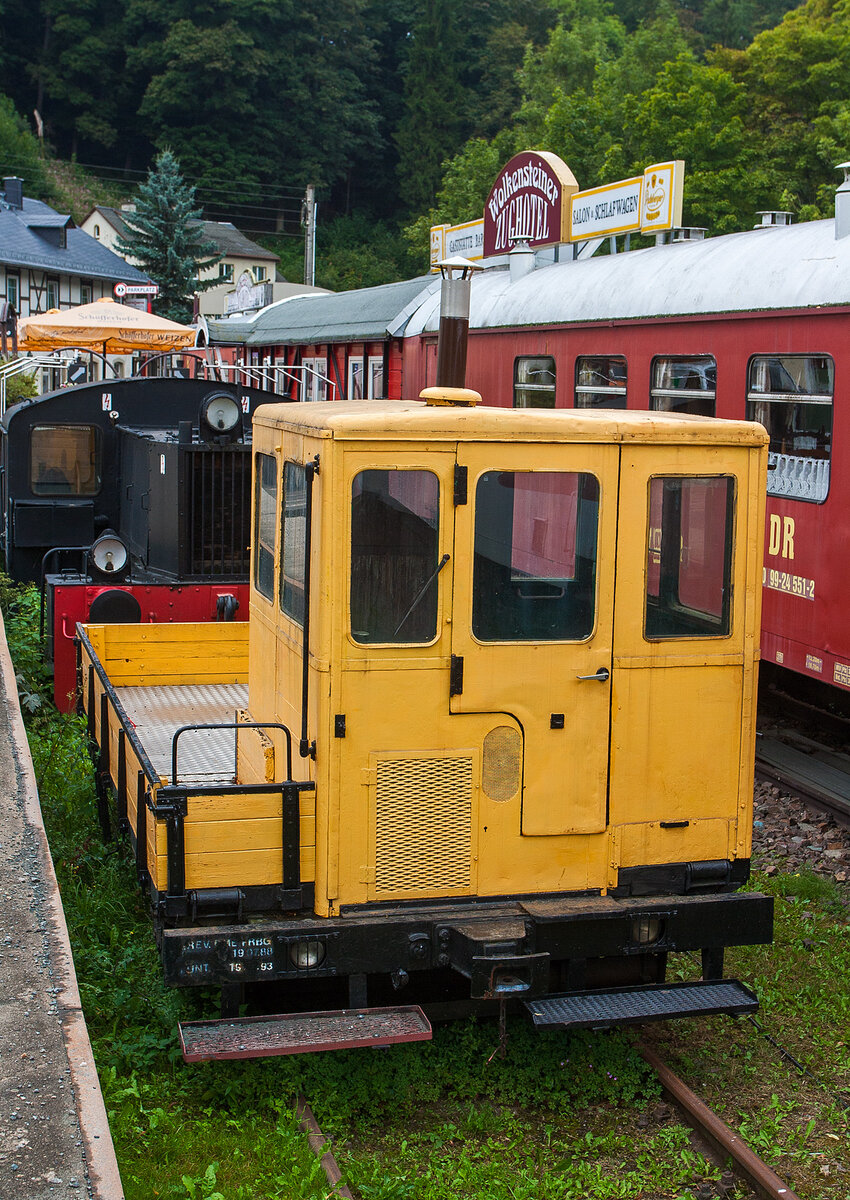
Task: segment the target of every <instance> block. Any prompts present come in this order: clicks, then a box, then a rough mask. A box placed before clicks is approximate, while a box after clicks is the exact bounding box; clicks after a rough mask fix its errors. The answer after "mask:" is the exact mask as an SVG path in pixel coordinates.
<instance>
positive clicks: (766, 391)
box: [404, 193, 850, 689]
mask: <svg viewBox="0 0 850 1200" xmlns="http://www.w3.org/2000/svg"><path fill="white" fill-rule="evenodd" d="M841 198H842V197H841V193H839V202H840V201H841ZM566 249H567V250H568V251H569V247H567V248H566ZM562 252H563V248H562ZM515 255H516V258H514V256H511V263H510V266H505V267H501V268H498V267H497V268H495V269H487V270H484V271H482V272H481V273H480V274H478V275H476V277H475V278H474V280H473V283H472V299H471V309H470V337H469V348H468V357H467V384H468V386H469V387H471V388H475V389H476V390H477V391H480V392H481V393H482V395H483V396H485V397H486V399H487V402H488V403H491V404H493V403H495V404H499V405H505V406H514V407H518V408H520V407H558V408H562V407H563V408H572V407H578V408H591V409H592V408H625V407H629V408H649V409H659V410H676V411H680V412H693V413H700V414H707V415H716V416H718V417H734V418H742V417H746V418H748V419H751V420H757V421H761V422H762V423H763V424H764V425H765V426H766V427H767V429H768V432H769V433H770V456H769V472H768V498H767V518H766V519H767V529H766V538H765V562H764V586H765V592H764V607H763V614H764V615H763V632H762V656H763V659H764V660H765V661H766V662H771V663H776V664H779V665H781V666H783V667H787V668H790V669H792V670H794V671H798V672H801V673H802V674H804V675H807V676H808V677H810V678H814V679H817V680H820V681H822V682H824V683H827V684H834V685H837V686H838V687H840V688H844V689H850V610H848V605H847V580H848V565H847V551H848V547H850V447H848V441H850V438H848V434H850V412H848V411H847V406H846V403H844V402H843V400H842V399H841V397H842V396H845V395H846V391H847V386H848V385H847V379H848V374H850V346H849V345H848V335H850V237H847V238H838V237H836V232H835V222H833V221H817V222H810V223H806V224H802V225H796V226H780V225H768V226H763V227H762V226H760V227H758V228H757V229H755V230H753V231H751V232H748V233H741V234H731V235H727V236H722V237H717V238H711V239H706V240H682V241H681V242H671V243H668V244H665V245H658V246H654V247H652V248H649V249H643V250H635V251H630V252H627V253H620V254H614V255H607V256H604V257H598V258H591V259H588V260H586V261H581V260H578V261H567V262H560V263H557V262H551V261H550V262H549V263H548V264H547V263H543V264H539V262H538V259H537V258H535V257H534V256H533V255H530V254H529V252H528V251H527V250H521V251H520V252H519V253H517V252H515ZM550 258H551V256H550ZM517 260H518V261H517ZM512 268H513V270H512ZM438 327H439V305H438V299H437V298H435V297H429V298H426V299H424V301H423V303H422V305H421V306H420V308H419V309H418V311H417V312H416V313H415V314H414V315H413V317H412V318H411V320H410V321H409V322H408V325H407V329H406V339H405V364H404V365H405V385H406V386H405V391H406V394H408V395H416V394H417V392H418V390H419V389H420V388H421V387H425V386H428V385H431V384H433V382H434V374H433V366H432V364H433V363H434V361H435V360H434V354H435V350H434V347H435V345H436V336H437V330H438Z"/></svg>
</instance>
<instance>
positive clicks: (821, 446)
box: [747, 354, 835, 504]
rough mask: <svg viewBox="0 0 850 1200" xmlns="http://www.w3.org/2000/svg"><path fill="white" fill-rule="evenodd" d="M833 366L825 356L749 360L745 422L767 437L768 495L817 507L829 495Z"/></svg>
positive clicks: (774, 356)
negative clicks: (758, 425) (758, 426)
mask: <svg viewBox="0 0 850 1200" xmlns="http://www.w3.org/2000/svg"><path fill="white" fill-rule="evenodd" d="M834 376H835V367H834V364H833V361H832V359H831V358H829V357H827V356H826V355H817V356H815V355H803V354H795V355H783V356H781V357H780V356H778V355H771V356H769V357H768V356H766V355H765V356H760V357H758V358H753V359H751V360H750V369H749V373H748V379H747V419H748V420H750V421H761V423H762V425H764V427H765V429H766V430H767V432H768V433H769V434H770V448H769V450H768V455H767V491H768V495H770V496H789V497H791V498H792V499H794V500H813V501H815V502H816V503H818V504H822V503H823V501H824V500H825V499H826V495H827V492H828V491H829V460H830V455H831V452H832V398H833V393H834V382H833V381H834Z"/></svg>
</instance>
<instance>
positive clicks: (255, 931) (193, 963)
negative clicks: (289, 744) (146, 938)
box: [160, 892, 773, 999]
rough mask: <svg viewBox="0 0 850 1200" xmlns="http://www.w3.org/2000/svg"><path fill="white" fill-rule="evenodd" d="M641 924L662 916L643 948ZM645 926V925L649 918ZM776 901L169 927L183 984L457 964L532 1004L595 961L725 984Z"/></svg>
mask: <svg viewBox="0 0 850 1200" xmlns="http://www.w3.org/2000/svg"><path fill="white" fill-rule="evenodd" d="M640 918H649V919H655V920H657V921H658V923H659V924H658V931H657V932H658V936H657V937H656V938H654V939H653V940H652V941H651V942H641V941H640V940H639V939H638V937H637V933H636V931H637V929H638V927H639V926H640V925H641V924H642V922H641V921H640ZM644 925H645V923H644ZM772 928H773V899H772V897H770V896H765V895H762V894H761V893H756V892H748V893H719V894H716V895H695V896H653V897H646V898H640V899H638V898H633V897H629V898H621V899H618V898H616V897H611V896H601V895H558V896H535V897H525V898H506V899H500V900H493V901H488V900H476V901H473V902H469V903H458V902H456V901H443V902H437V901H435V902H431V903H423V902H417V903H411V904H399V905H386V906H365V907H363V908H358V909H352V910H349V911H347V912H343V915H342V916H340V917H336V918H324V917H318V916H315V915H313V914H310V915H299V914H296V913H292V914H290V915H289V916H285V915H280V916H268V915H266V916H263V917H258V918H257V919H254V920H249V921H243V922H241V923H227V924H216V923H214V922H213V921H210V922H209V923H203V922H197V923H194V924H193V925H192V926H191V927H188V928H187V927H181V928H162V929H161V935H160V949H161V954H162V961H163V967H164V971H165V979H166V982H168V983H170V984H173V985H175V986H193V985H216V986H225V987H226V986H229V985H233V984H244V983H256V982H267V981H272V980H274V981H287V980H291V981H302V982H303V981H304V980H306V979H308V978H312V979H316V978H329V977H331V978H332V977H334V976H337V977H343V978H344V977H349V978H350V977H352V976H364V975H376V974H377V975H389V976H391V977H393V978H394V979H395V980H399V979H402V980H403V979H405V978H406V976H407V975H409V974H410V973H413V972H419V971H432V970H439V969H441V968H447V967H450V968H452V969H453V970H454V971H456V972H458V973H459V974H460V975H463V976H465V977H466V978H467V979H468V980H469V984H470V996H471V998H472V999H493V998H498V997H499V996H501V995H503V994H509V993H522V994H523V995H524V996H526V997H530V996H536V995H543V994H545V993H546V992H547V991H548V990H549V980H550V966H551V965H552V964H555V963H559V962H565V963H569V966H570V971H569V978H570V986H575V987H577V988H581V987H583V986H584V982H583V976H584V968H585V964H587V962H588V960H593V959H623V958H628V957H630V956H646V955H655V956H663V955H666V954H667V953H668V952H670V951H686V950H691V951H699V952H701V954H702V964H703V975H704V977H705V978H721V977H722V974H723V950H724V949H725V947H726V946H730V945H753V944H761V943H764V942H769V941H770V940H771V936H772ZM305 942H306V943H315V944H317V945H318V946H320V947H321V950H320V951H319V953H320V954H321V955H322V961H321V962H320V963H318V964H317V965H316V966H314V967H303V966H302V967H299V966H298V965H297V955H296V950H295V948H296V946H298V944H299V943H300V944H303V943H305Z"/></svg>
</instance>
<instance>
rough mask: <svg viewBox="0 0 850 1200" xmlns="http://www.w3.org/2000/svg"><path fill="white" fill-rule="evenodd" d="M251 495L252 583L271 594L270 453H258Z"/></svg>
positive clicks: (273, 505)
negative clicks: (252, 536) (252, 512)
mask: <svg viewBox="0 0 850 1200" xmlns="http://www.w3.org/2000/svg"><path fill="white" fill-rule="evenodd" d="M256 481H257V483H256V492H255V494H254V586H255V587H256V589H257V591H258V592H259V593H260V594H261V595H263V596H265V597H266V599H267V600H271V599H273V597H274V555H275V533H276V529H275V526H276V525H277V467H276V466H275V460H274V458H273V457H272V456H271V455H270V454H258V455H257V461H256Z"/></svg>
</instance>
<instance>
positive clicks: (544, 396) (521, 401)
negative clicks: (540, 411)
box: [514, 354, 555, 408]
mask: <svg viewBox="0 0 850 1200" xmlns="http://www.w3.org/2000/svg"><path fill="white" fill-rule="evenodd" d="M554 407H555V360H554V358H552V357H551V355H548V354H547V355H541V356H539V357H534V358H530V357H528V358H517V359H515V360H514V408H554Z"/></svg>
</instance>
